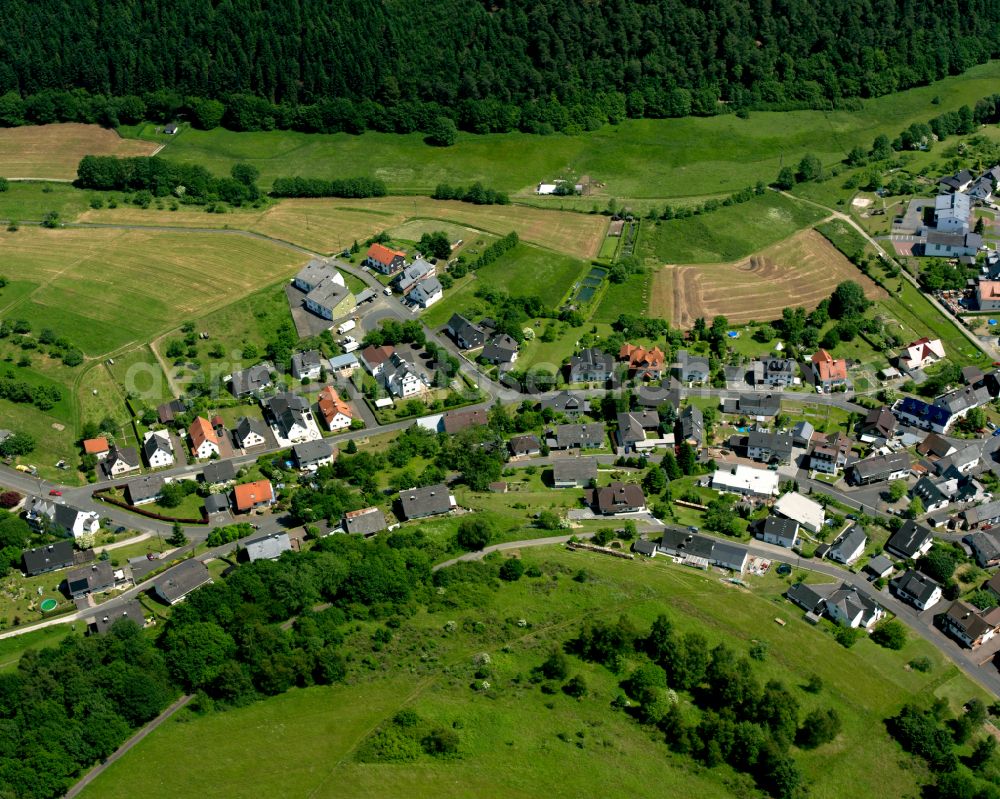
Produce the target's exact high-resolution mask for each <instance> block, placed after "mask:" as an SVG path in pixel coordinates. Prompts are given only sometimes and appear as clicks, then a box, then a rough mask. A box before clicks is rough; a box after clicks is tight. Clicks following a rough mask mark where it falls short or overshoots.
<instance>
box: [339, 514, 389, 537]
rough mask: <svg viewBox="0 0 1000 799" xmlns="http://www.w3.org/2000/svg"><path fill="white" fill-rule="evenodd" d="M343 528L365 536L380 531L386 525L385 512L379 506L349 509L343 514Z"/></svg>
mask: <svg viewBox="0 0 1000 799" xmlns="http://www.w3.org/2000/svg"><path fill="white" fill-rule="evenodd" d="M343 524H344V529H345V530H346V531H347V532H348V533H353V534H357V535H363V536H365V537H368V536H372V535H375V534H376V533H381V532H382V531H383V530H385V529H386V527H388V525H387V524H386V522H385V514H383V513H382V510H381V509H380V508H362V509H361V510H351V511H348V512H347V513H345V514H344V521H343Z"/></svg>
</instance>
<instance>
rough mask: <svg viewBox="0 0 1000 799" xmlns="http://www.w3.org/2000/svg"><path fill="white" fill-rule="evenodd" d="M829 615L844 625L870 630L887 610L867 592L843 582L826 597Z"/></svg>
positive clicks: (826, 607)
mask: <svg viewBox="0 0 1000 799" xmlns="http://www.w3.org/2000/svg"><path fill="white" fill-rule="evenodd" d="M824 606H825V610H826V613H827V615H828V616H829V617H830V618H831V619H833V620H834V621H835V622H836V623H837V624H840V625H841V626H844V627H856V628H863V629H866V630H870V629H871V628H872V627H874V626H875V624H876V623H877V622H878V621H879V620H880V619H881V618H882V617H883V616H885V610H883V609H882V606H881V605H879V604H878V602H876V601H875V600H874V599H872V598H871V597H869V596H868V595H867V594H863V593H861V592H860V591H859V590H858V589H857V588H856V587H855V586H853V585H851V584H850V583H843V584H841V586H840V587H839V588H837V590H836V591H834V592H833V593H832V594H830V596H828V597H827V598H826V602H825V603H824Z"/></svg>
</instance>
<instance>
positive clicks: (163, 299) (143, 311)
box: [0, 228, 305, 356]
mask: <svg viewBox="0 0 1000 799" xmlns="http://www.w3.org/2000/svg"><path fill="white" fill-rule="evenodd" d="M0 259H2V260H3V264H4V266H3V269H4V273H5V275H6V276H7V277H8V278H10V279H12V280H14V281H26V282H31V283H34V284H35V288H34V290H32V291H31V292H30V293H29V294H27V295H25V296H23V297H22V298H21V299H20V300H19V301H17V302H15V303H13V304H12V305H9V306H8V307H7V308H6V309H5V311H4V313H5V314H6V315H13V316H16V317H17V318H24V319H27V320H29V321H30V322H31V323H32V325H33V327H34V328H35V329H41V328H45V327H48V328H51V329H53V330H54V331H55V332H56V334H57V335H62V336H65V337H66V338H68V339H69V340H71V341H72V342H73V343H74V344H75V345H76V346H78V347H79V348H80V349H81V350H83V352H84V353H85V354H86V355H88V356H100V355H105V354H107V353H111V352H113V351H115V350H117V349H119V348H121V347H123V346H125V345H128V344H132V343H141V342H145V341H148V340H149V339H150V338H151V337H152V336H153V335H154V334H155V333H157V332H158V331H161V330H163V329H165V328H168V327H169V326H170V325H172V324H176V323H178V322H179V321H181V320H183V319H186V318H188V317H194V316H200V315H203V314H205V313H206V312H207V311H209V310H211V309H212V308H217V307H219V306H221V305H224V304H226V303H227V302H232V301H233V300H234V299H236V298H237V297H240V296H242V295H245V294H246V293H248V292H249V291H251V290H253V289H254V288H256V287H257V286H259V285H260V283H261V282H262V281H271V280H273V279H274V278H276V277H278V276H280V275H282V274H286V275H290V274H292V273H293V272H294V270H295V269H296V268H297V267H298V266H299V265H301V263H302V262H303V261H304V260H305V259H304V257H303V256H302V255H299V254H297V253H295V252H293V251H291V250H288V249H285V248H282V247H278V246H275V245H273V244H270V243H268V242H264V241H257V240H253V239H248V238H246V237H242V236H222V235H213V234H207V233H186V234H180V233H170V232H158V231H138V230H128V231H122V230H107V229H102V230H85V229H79V228H73V229H59V230H44V229H41V228H35V229H22V230H21V231H19V232H17V233H0Z"/></svg>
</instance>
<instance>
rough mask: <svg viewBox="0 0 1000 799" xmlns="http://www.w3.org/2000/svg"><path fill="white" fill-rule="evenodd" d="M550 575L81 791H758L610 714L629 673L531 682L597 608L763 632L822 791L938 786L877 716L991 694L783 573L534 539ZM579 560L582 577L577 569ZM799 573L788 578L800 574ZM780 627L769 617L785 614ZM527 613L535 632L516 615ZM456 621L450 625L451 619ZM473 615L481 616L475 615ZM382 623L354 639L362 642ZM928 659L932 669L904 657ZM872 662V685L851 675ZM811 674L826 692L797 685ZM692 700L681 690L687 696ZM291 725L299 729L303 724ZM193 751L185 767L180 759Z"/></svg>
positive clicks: (181, 727)
mask: <svg viewBox="0 0 1000 799" xmlns="http://www.w3.org/2000/svg"><path fill="white" fill-rule="evenodd" d="M521 554H522V557H523V558H524V560H525V561H526V562H527V563H528V564H529V565H530V564H536V565H538V566H539V567H540V568H541V570H542V571H543V573H544V576H543V577H541V578H527V577H526V578H522V579H521V580H520V581H519V582H517V583H513V584H509V585H505V586H504V587H503V588H502V589H501V590H499V591H495V592H494V591H485V590H484V591H481V592H478V593H477V595H476V596H477V604H478V605H479V607H477V609H475V610H454V611H449V612H448V613H447V614H440V613H438V614H428V613H426V612H419V613H418V614H417V615H415V616H413V617H411V618H410V619H408V620H407V621H406V622H404V624H403V626H402V627H401V628H400V629H399V630H397V631H396V633H395V635H394V640H393V641H392V642H391V643H389V644H388V645H387V646H386V647H385V648H384V649H383V650H382V651H381V652H380V653H375V656H374V658H373V664H372V667H371V670H364V671H360V672H359V671H357V670H354V669H352V676H351V678H350V684H349V685H341V686H334V687H321V688H320V687H316V688H308V689H305V690H296V689H293V690H292V691H290V692H288V693H287V694H284V695H282V696H278V697H274V698H270V699H267V700H264V701H261V702H257V703H255V704H252V705H250V706H248V707H243V708H238V709H234V710H230V711H226V712H211V713H208V714H206V715H202V716H199V715H197V714H196V713H194V712H192V711H189V710H185V711H182V712H181V713H180V714H179V715H178V716H176V717H175V718H174V719H172V720H171V721H169V722H167V723H166V724H164V725H163V726H161V727H160V728H159V729H157V730H156V731H154V732H153V733H152V734H151V735H150V736H148V737H147V738H146V739H145V740H143V741H142V742H141V743H139V744H138V745H137V746H136V747H135V748H134V749H133V750H132V751H130V752H129V753H128V754H127V755H125V756H124V757H123V758H122V759H121V760H119V761H117V762H115V763H114V764H112V765H111V766H110V767H109V768H108V769H107V771H105V772H104V773H103V774H102V775H101V776H100V777H98V778H97V779H96V780H95V781H94V782H93V783H92V784H91V785H90V786H88V787H87V788H86V789H85V790H84V792H83V793H82V796H83V797H84V799H120V798H123V797H126V796H130V795H132V793H133V792H134V786H135V785H137V784H141V785H142V786H143V794H144V796H146V797H149V799H158V798H159V797H171V798H172V797H176V796H194V795H199V796H207V797H216V796H220V797H221V796H226V797H234V798H235V799H240V797H255V796H260V795H262V794H268V795H274V796H311V797H314V798H315V799H324V798H325V797H334V796H336V797H362V796H371V795H375V794H377V795H379V796H383V797H388V798H389V799H391V798H392V797H407V799H409V798H410V797H425V796H427V797H429V796H435V797H459V796H461V797H464V796H469V795H490V794H491V792H492V791H494V790H495V787H496V786H497V785H503V786H504V789H505V792H506V793H507V794H509V795H510V796H516V797H528V796H539V795H548V796H559V797H561V796H580V795H592V794H593V793H594V791H595V786H597V787H596V790H597V792H598V793H599V794H600V795H601V796H608V797H632V796H637V795H647V794H648V793H649V786H650V785H653V784H655V785H656V786H657V788H658V790H659V791H661V792H664V793H668V794H671V795H673V794H679V795H692V796H704V797H720V799H721V797H724V796H732V795H734V793H735V794H739V795H751V793H750V792H748V791H747V789H746V783H745V781H744V779H742V778H740V777H739V776H738V775H737V774H736V773H735V772H733V771H731V770H730V769H729V768H728V767H727V766H724V765H723V766H719V767H717V768H714V769H705V768H703V767H700V766H695V765H694V764H693V762H692V761H691V760H690V759H687V758H685V757H682V756H678V755H675V754H672V753H671V752H670V750H669V749H668V748H667V747H666V746H665V745H664V743H663V742H662V741H661V740H660V739H659V738H658V736H657V735H655V734H653V735H651V734H649V732H648V731H647V730H645V729H643V728H641V727H640V726H638V725H637V724H636V723H635V722H634V721H632V720H631V719H630V718H629V715H628V714H627V713H621V712H618V713H616V712H613V711H612V710H611V709H609V703H610V701H611V699H612V698H614V696H616V695H617V694H618V692H619V689H618V687H617V682H618V678H617V677H616V676H615V675H613V674H612V673H611V672H609V671H608V670H606V669H604V668H603V667H599V666H596V665H593V664H590V663H584V662H582V661H579V660H577V659H576V658H570V674H579V675H581V676H582V677H583V678H584V680H585V681H586V683H587V686H588V688H589V692H588V694H587V695H586V696H585V697H583V698H582V699H579V700H575V699H570V698H569V697H567V696H565V695H562V694H558V693H557V694H554V695H545V694H543V693H541V692H540V691H539V688H538V686H536V685H532V684H531V683H530V682H529V681H528V680H527V679H526V677H527V675H528V673H529V672H530V670H531V669H532V668H533V667H535V666H537V665H538V664H539V663H541V662H542V660H544V659H545V657H546V656H547V655H548V653H549V652H550V651H551V650H552V649H553V648H554V647H558V646H560V645H561V644H562V643H563V642H564V641H565V640H566V639H568V638H570V637H572V636H573V635H574V634H575V633H576V631H577V630H578V629H579V627H580V625H581V623H582V622H583V621H584V620H585V619H587V618H594V617H598V618H602V619H608V620H613V619H616V618H617V617H618V616H619V615H620V614H622V613H625V614H627V615H628V616H629V617H630V618H631V620H632V621H633V622H634V623H636V624H637V625H638V626H639V627H640V629H642V628H646V627H648V625H649V624H650V623H651V622H652V620H653V619H654V618H655V617H656V616H657V615H658V614H660V613H667V614H668V615H669V617H670V619H671V621H672V622H673V624H674V626H675V629H676V630H677V631H678V632H686V631H692V630H698V631H700V632H702V633H703V634H704V635H705V636H706V637H707V638H708V640H709V644H710V645H714V644H715V643H717V642H719V641H725V642H726V643H727V644H729V645H730V646H732V647H734V648H736V649H737V650H739V651H745V650H746V649H747V647H748V646H749V645H750V642H751V640H754V641H761V642H763V643H764V644H765V645H766V647H767V652H768V654H767V655H766V656H765V658H764V660H763V662H759V663H756V662H755V663H754V667H753V668H754V672H755V674H756V675H757V677H758V679H760V680H761V681H763V680H767V679H775V680H779V681H781V682H782V683H783V684H784V685H785V686H787V687H788V688H789V689H790V690H791V691H792V692H793V693H794V695H795V697H796V699H797V700H798V702H799V703H800V705H801V706H802V708H803V712H807V711H808V710H811V709H812V708H813V707H833V708H834V709H835V710H836V711H837V713H838V714H839V715H840V717H841V719H842V721H843V732H842V734H841V735H840V736H838V737H837V739H836V740H835V741H833V742H832V743H829V744H826V745H824V746H821V747H820V748H818V749H815V750H811V751H798V750H794V756H795V759H796V762H797V763H798V765H799V767H800V768H801V770H802V771H803V773H804V775H805V777H806V781H807V783H808V787H809V795H810V796H811V797H815V799H840V797H844V796H876V795H882V792H883V789H884V786H885V785H892V786H893V792H894V795H900V796H906V795H915V794H916V793H917V789H918V786H919V785H920V784H921V783H925V782H928V781H930V780H931V779H932V775H931V774H929V773H928V771H927V769H926V767H925V766H924V764H923V762H922V761H916V760H914V759H913V758H910V757H908V756H905V755H903V753H902V752H901V750H900V749H899V748H898V746H897V745H896V744H895V743H894V742H892V741H891V740H890V738H889V737H888V735H887V733H886V732H885V728H884V726H883V719H884V718H885V717H887V716H888V715H890V714H892V713H894V712H895V711H896V710H898V708H899V706H900V705H901V704H902V703H903V702H905V701H907V700H909V699H913V698H917V697H921V698H926V697H927V696H928V695H933V696H940V697H943V698H945V699H947V700H948V701H949V702H950V703H951V704H952V707H953V709H954V710H957V709H958V708H959V707H960V705H961V703H963V702H965V701H967V700H968V699H970V698H972V697H974V696H981V695H982V694H981V692H980V691H979V689H978V688H977V687H975V686H973V685H972V684H971V683H970V682H969V681H968V680H967V679H966V678H965V677H964V676H963V675H962V674H961V672H959V670H958V669H957V668H956V667H954V666H953V665H951V664H949V663H948V662H947V661H946V660H945V659H944V658H943V657H942V655H941V654H940V653H939V652H938V651H937V650H936V649H935V648H934V647H932V646H931V645H930V644H927V643H925V642H923V641H922V640H911V641H909V642H908V643H907V644H906V646H905V647H904V649H903V650H902V651H900V652H892V651H889V650H886V649H882V648H880V647H878V646H876V645H875V644H873V643H872V642H870V641H868V640H862V641H860V642H858V643H857V644H856V645H855V646H854V647H853V648H852V649H845V648H843V647H842V646H840V645H839V644H837V643H835V641H834V640H833V637H832V635H831V634H830V632H829V627H828V626H827V625H821V626H819V627H813V626H810V625H808V624H807V623H806V622H805V621H804V620H803V619H802V613H801V611H799V610H797V609H795V608H794V607H793V606H791V605H790V604H789V603H788V602H786V601H785V600H783V599H781V598H780V596H779V595H780V593H781V592H782V591H783V590H784V589H785V588H786V587H787V582H786V581H785V580H783V579H781V578H778V577H776V576H774V575H771V574H769V575H767V576H766V577H750V578H748V582H749V583H750V585H751V588H750V590H746V589H741V588H737V587H734V586H732V585H726V584H724V583H723V582H722V581H720V580H719V579H717V578H718V575H716V574H703V573H700V572H694V571H691V570H689V569H685V568H683V567H678V566H675V565H673V564H670V563H668V562H666V559H662V558H657V559H656V560H652V561H646V560H640V561H634V562H632V561H621V560H616V559H612V558H606V557H602V556H596V555H592V554H585V553H576V554H574V553H570V552H566V551H563V550H561V549H556V548H554V547H553V548H544V549H538V550H524V551H523V552H522V553H521ZM580 570H583V573H584V574H585V577H584V578H583V580H582V582H578V581H575V580H572V579H570V577H571V575H573V574H574V573H576V572H578V571H580ZM793 577H794V575H793ZM776 616H777V617H780V618H782V619H783V620H786V621H787V624H786V625H785V626H779V625H777V624H775V622H774V618H775V617H776ZM516 619H525V620H526V623H527V625H528V626H527V627H526V628H520V627H518V626H516V625H515V624H514V623H513V622H514V620H516ZM447 621H455V622H456V623H457V629H456V631H455V632H452V633H447V632H445V631H444V625H445V622H447ZM477 623H478V624H477ZM371 626H372V625H371V624H368V623H366V624H364V625H361V626H360V627H359V630H358V632H357V633H356V634H355V635H354V637H353V638H352V639H351V640H352V643H353V642H354V641H355V640H356V641H357V642H358V643H359V645H365V644H364V643H363V642H366V641H367V642H368V643H367V645H368V646H370V638H369V637H370V633H371V630H370V629H369V628H370V627H371ZM480 652H487V653H488V654H489V655H490V657H491V660H492V664H491V666H490V669H491V671H492V676H491V677H490V689H489V690H488V691H480V692H474V691H472V690H471V689H470V682H471V681H472V672H473V671H474V669H475V667H474V666H473V665H471V662H472V658H473V656H474V655H476V654H477V653H480ZM923 656H926V657H927V658H929V659H930V662H931V663H932V667H931V669H930V671H929V672H927V673H921V672H918V671H916V670H911V669H909V668H908V667H907V665H906V664H907V663H908V662H909V661H910V660H913V659H914V658H916V657H923ZM860 673H863V674H864V679H863V680H860V681H859V680H858V679H857V675H858V674H860ZM812 674H816V675H818V676H819V677H820V678H821V680H822V684H823V688H822V690H821V691H820V693H819V694H818V695H813V694H809V693H807V692H806V691H804V690H802V689H801V686H802V685H803V683H804V682H805V680H806V679H807V678H808V677H809V676H810V675H812ZM681 701H682V702H685V701H686V700H684V699H683V698H682V700H681ZM404 708H406V709H412V710H414V711H416V713H417V714H419V716H420V717H422V718H425V719H428V720H431V721H432V722H434V723H436V724H439V725H442V726H447V727H450V728H452V729H454V730H455V731H456V733H457V734H458V738H459V755H458V756H457V757H454V758H449V759H433V758H428V757H421V758H419V759H417V760H416V761H413V762H410V763H407V764H406V766H405V769H404V768H401V767H400V766H399V765H394V764H386V763H364V762H360V761H359V759H358V758H357V753H358V749H359V747H360V745H361V744H362V743H363V742H364V741H365V739H366V738H367V737H368V736H369V735H370V734H371V733H372V732H373V731H374V730H375V729H376V728H377V727H378V726H379V725H380V724H382V723H383V722H385V721H387V720H388V719H390V718H392V717H393V715H394V714H396V713H397V712H398V711H399V710H401V709H404ZM292 731H294V733H293V732H292ZM289 735H293V737H294V739H295V740H300V741H308V742H309V745H308V746H300V747H296V748H295V752H294V757H293V756H289V757H285V758H282V760H281V762H280V763H276V762H275V761H274V760H273V759H272V758H250V759H248V758H247V757H246V751H247V750H246V747H247V740H249V739H252V740H256V741H264V740H275V739H278V740H285V739H287V738H288V736H289ZM181 760H183V762H184V763H185V766H186V767H185V768H184V769H177V768H175V767H174V765H175V764H176V763H177V762H180V761H181Z"/></svg>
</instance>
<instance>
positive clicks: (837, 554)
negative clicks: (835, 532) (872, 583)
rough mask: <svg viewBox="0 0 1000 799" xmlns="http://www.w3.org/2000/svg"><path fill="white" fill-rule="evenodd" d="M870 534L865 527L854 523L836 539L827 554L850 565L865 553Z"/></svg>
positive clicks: (831, 558)
mask: <svg viewBox="0 0 1000 799" xmlns="http://www.w3.org/2000/svg"><path fill="white" fill-rule="evenodd" d="M867 543H868V536H867V535H866V534H865V531H864V529H863V528H862V527H861V526H860V525H857V524H852V525H851V526H850V527H848V528H847V529H846V530H844V532H842V533H841V534H840V535H839V536H837V538H836V540H834V542H833V544H831V545H830V549H829V550H828V551H827V553H826V555H827V557H828V558H830V560H835V561H837V562H838V563H844V564H847V565H850V564H852V563H854V561H856V560H857V559H858V558H860V557H861V556H862V555H863V554H864V553H865V545H866V544H867Z"/></svg>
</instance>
